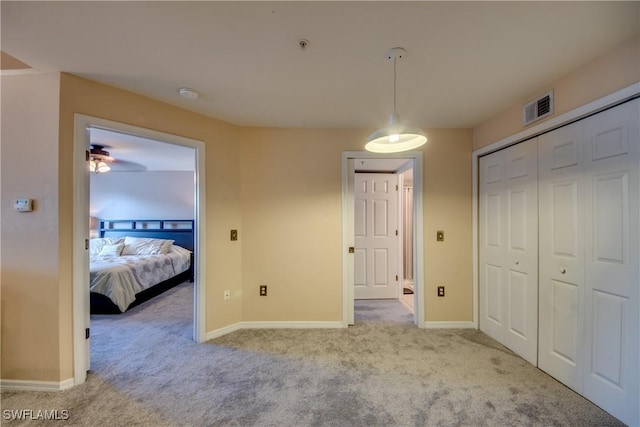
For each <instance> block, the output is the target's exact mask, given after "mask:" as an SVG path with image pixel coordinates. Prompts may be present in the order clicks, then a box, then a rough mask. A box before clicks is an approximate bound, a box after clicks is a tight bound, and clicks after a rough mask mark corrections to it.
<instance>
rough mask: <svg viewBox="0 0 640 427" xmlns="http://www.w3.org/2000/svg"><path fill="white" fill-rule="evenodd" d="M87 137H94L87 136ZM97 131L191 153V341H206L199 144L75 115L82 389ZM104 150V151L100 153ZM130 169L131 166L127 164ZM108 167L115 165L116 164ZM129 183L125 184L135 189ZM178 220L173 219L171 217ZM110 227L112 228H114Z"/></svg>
mask: <svg viewBox="0 0 640 427" xmlns="http://www.w3.org/2000/svg"><path fill="white" fill-rule="evenodd" d="M92 132H95V133H94V135H92ZM100 132H114V133H117V134H123V135H130V136H135V137H139V138H143V139H147V140H150V141H162V142H163V143H166V144H169V145H172V146H174V148H180V147H181V148H185V149H188V150H190V151H191V153H192V155H193V157H192V162H193V163H195V165H194V166H195V167H194V170H193V171H192V172H191V180H192V181H191V186H190V189H189V190H188V191H191V192H192V194H193V206H192V212H193V220H192V221H191V223H192V230H193V231H192V233H193V239H192V241H193V261H192V264H193V266H194V267H193V279H194V282H193V339H194V340H195V341H197V342H202V341H204V339H205V325H204V311H205V310H204V301H205V298H204V292H205V288H204V283H206V281H205V274H206V270H205V262H204V260H205V253H204V244H202V243H203V238H204V233H205V214H204V206H205V199H204V198H205V186H204V180H203V177H204V155H205V153H204V144H203V143H202V142H200V141H196V140H192V139H188V138H184V137H180V136H176V135H170V134H166V133H162V132H157V131H153V130H150V129H144V128H139V127H135V126H130V125H125V124H122V123H117V122H112V121H108V120H104V119H98V118H94V117H89V116H84V115H80V114H76V116H75V138H74V233H73V234H74V241H73V253H74V255H73V257H74V277H73V278H74V281H73V283H74V285H73V303H74V306H73V311H74V379H75V384H76V385H78V384H81V383H83V382H84V381H85V379H86V372H87V370H88V369H89V366H90V329H89V325H90V316H89V313H90V302H89V300H90V297H89V292H87V288H88V282H89V251H88V248H89V239H88V238H89V234H90V232H89V230H90V216H91V215H90V191H89V189H90V171H89V167H88V166H89V164H88V163H89V162H88V159H89V157H90V150H91V144H92V142H95V141H92V136H93V137H95V136H96V135H97V134H98V133H100ZM105 151H106V150H105ZM125 160H126V159H124V158H123V157H121V163H126V161H128V162H129V163H130V164H129V166H130V167H131V166H133V167H134V168H136V167H139V165H135V163H137V162H135V161H131V160H126V161H125ZM132 164H133V165H132ZM112 166H116V164H115V161H114V164H113V165H112ZM135 183H136V181H135V180H132V181H131V182H130V185H135ZM137 219H142V220H145V219H146V220H152V219H155V218H137ZM176 219H178V218H176ZM110 226H111V227H117V226H114V225H113V224H112V225H110ZM182 226H183V224H179V223H171V224H170V225H167V224H164V223H161V225H159V226H157V225H155V224H150V222H147V223H145V224H142V223H141V225H140V226H138V225H137V224H136V225H132V223H131V224H130V225H125V228H127V227H128V228H129V229H135V228H138V227H139V228H144V229H147V228H148V227H151V228H153V227H158V228H166V227H172V228H176V230H175V231H176V233H175V234H176V235H178V234H181V233H180V230H179V229H180V228H181V227H182Z"/></svg>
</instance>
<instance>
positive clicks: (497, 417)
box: [2, 283, 622, 426]
mask: <svg viewBox="0 0 640 427" xmlns="http://www.w3.org/2000/svg"><path fill="white" fill-rule="evenodd" d="M191 310H192V286H191V284H188V283H186V284H183V285H180V286H178V287H177V288H174V289H172V290H171V291H169V292H167V293H165V294H163V295H161V296H160V297H158V298H156V299H154V300H152V301H150V302H149V303H146V304H143V305H142V306H140V307H136V308H135V309H133V310H132V311H131V312H128V313H125V314H124V315H120V316H93V318H92V343H93V348H92V372H91V373H90V374H89V376H88V379H87V382H86V384H84V385H82V386H79V387H76V388H73V389H71V390H67V391H63V392H58V393H45V392H3V393H2V409H3V410H5V409H33V410H38V409H42V410H44V409H47V410H53V409H58V410H62V409H66V410H68V411H69V414H70V419H69V420H67V421H53V422H50V423H49V424H51V425H56V426H62V425H83V426H133V425H148V426H165V425H166V426H484V425H486V426H503V425H504V426H607V425H611V426H614V425H622V424H620V423H619V422H618V421H617V420H616V419H615V418H613V417H611V416H610V415H608V414H607V413H606V412H604V411H602V410H601V409H599V408H598V407H597V406H595V405H593V404H591V403H590V402H588V401H587V400H585V399H584V398H582V397H581V396H579V395H577V394H576V393H574V392H572V391H571V390H569V389H568V388H566V387H565V386H563V385H562V384H560V383H558V382H557V381H555V380H554V379H552V378H551V377H549V376H548V375H546V374H545V373H543V372H542V371H540V370H538V369H536V368H534V367H533V366H531V365H530V364H528V363H527V362H525V361H524V360H522V359H521V358H519V357H517V356H515V355H514V354H512V353H511V352H510V351H508V350H507V349H505V348H504V347H502V346H500V345H499V344H497V343H496V342H495V341H493V340H491V339H490V338H488V337H487V336H486V335H484V334H482V333H480V332H478V331H475V330H421V329H418V328H416V327H415V326H414V325H413V324H412V322H411V319H412V315H411V314H410V313H409V312H408V311H407V309H406V307H404V306H403V305H402V304H401V303H399V302H398V301H393V300H391V301H358V302H357V304H356V325H355V326H353V327H350V328H348V329H332V330H316V329H314V330H282V329H281V330H243V331H238V332H235V333H232V334H229V335H226V336H224V337H221V338H218V339H215V340H212V341H209V342H207V343H205V344H196V343H194V342H193V341H192V340H191V334H192V332H191V331H192V327H191ZM2 423H3V425H46V424H47V423H45V422H39V421H38V422H33V421H29V422H24V421H23V422H20V421H11V422H7V421H5V420H4V419H3V420H2Z"/></svg>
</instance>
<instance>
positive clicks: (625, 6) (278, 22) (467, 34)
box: [0, 1, 640, 130]
mask: <svg viewBox="0 0 640 427" xmlns="http://www.w3.org/2000/svg"><path fill="white" fill-rule="evenodd" d="M0 7H1V15H2V16H1V19H2V28H1V36H2V38H1V47H2V50H3V51H5V52H7V53H9V54H10V55H12V56H14V57H16V58H17V59H19V60H21V61H24V62H26V63H28V64H29V65H31V66H32V67H34V68H35V69H36V70H37V71H49V70H55V71H65V72H69V73H72V74H76V75H79V76H83V77H86V78H89V79H92V80H97V81H100V82H104V83H107V84H110V85H114V86H117V87H121V88H125V89H128V90H131V91H133V92H137V93H140V94H143V95H146V96H149V97H152V98H156V99H159V100H162V101H165V102H168V103H171V104H175V105H179V106H182V107H184V108H187V109H189V110H193V111H197V112H200V113H203V114H206V115H209V116H212V117H216V118H219V119H222V120H225V121H228V122H231V123H236V124H239V125H244V126H269V127H317V128H327V127H328V128H341V127H345V128H371V129H372V130H373V129H374V128H377V127H381V126H383V125H385V124H386V121H387V118H388V116H389V113H391V111H392V93H393V92H392V82H393V65H392V63H390V62H389V61H387V60H386V59H385V58H384V52H385V51H386V50H387V49H389V48H391V47H394V46H402V47H404V48H405V49H406V51H407V55H406V57H405V58H403V59H401V60H400V61H399V63H398V111H399V113H400V115H401V117H402V118H403V119H404V120H405V121H407V122H410V123H411V124H412V125H415V126H421V127H425V128H429V127H431V128H434V127H463V128H470V127H474V126H476V125H478V124H480V123H482V122H483V121H485V120H487V119H488V118H490V117H492V116H494V115H496V114H497V113H499V112H500V111H502V110H504V109H505V108H507V107H509V106H511V105H513V104H515V103H521V102H524V101H526V100H527V99H526V98H527V97H529V96H531V95H532V94H534V93H535V92H537V91H539V90H541V89H544V88H546V87H547V85H549V84H550V83H551V82H553V81H554V80H556V79H558V78H559V77H561V76H563V75H565V74H567V73H569V72H571V71H572V70H574V69H576V68H579V67H580V66H582V65H584V64H585V63H587V62H588V61H590V60H592V59H593V58H595V57H597V56H599V55H601V54H602V53H603V52H605V51H607V50H609V49H611V48H612V47H614V46H616V45H618V44H619V43H621V42H623V41H625V40H627V39H629V38H631V37H632V36H634V35H635V34H637V33H638V32H639V28H640V2H635V1H632V2H608V1H605V2H590V1H589V2H537V1H535V2H423V1H412V2H395V1H394V2H366V1H356V2H328V1H320V2H306V1H301V2H268V1H263V2H245V1H239V2H91V1H87V2H83V1H79V2H75V1H74V2H28V1H25V2H21V1H10V2H7V1H4V2H1V3H0ZM301 38H305V39H308V40H309V42H310V46H309V47H308V49H306V50H305V51H301V50H300V49H299V47H298V40H299V39H301ZM181 86H188V87H192V88H194V89H196V90H198V91H200V93H201V97H200V98H199V99H197V100H194V101H189V100H185V99H182V98H180V97H178V88H179V87H181Z"/></svg>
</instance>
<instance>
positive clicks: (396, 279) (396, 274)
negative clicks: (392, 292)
mask: <svg viewBox="0 0 640 427" xmlns="http://www.w3.org/2000/svg"><path fill="white" fill-rule="evenodd" d="M397 281H398V275H397V274H396V282H397Z"/></svg>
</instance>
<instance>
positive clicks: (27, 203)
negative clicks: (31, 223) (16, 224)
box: [13, 199, 33, 212]
mask: <svg viewBox="0 0 640 427" xmlns="http://www.w3.org/2000/svg"><path fill="white" fill-rule="evenodd" d="M13 207H14V209H15V210H17V211H18V212H31V211H32V210H33V199H17V200H16V203H15V204H14V205H13Z"/></svg>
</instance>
